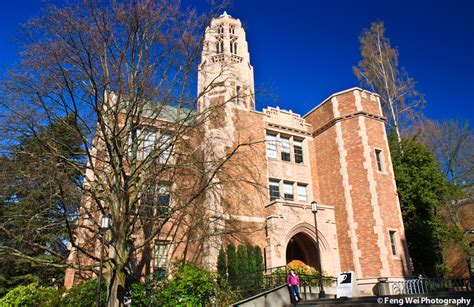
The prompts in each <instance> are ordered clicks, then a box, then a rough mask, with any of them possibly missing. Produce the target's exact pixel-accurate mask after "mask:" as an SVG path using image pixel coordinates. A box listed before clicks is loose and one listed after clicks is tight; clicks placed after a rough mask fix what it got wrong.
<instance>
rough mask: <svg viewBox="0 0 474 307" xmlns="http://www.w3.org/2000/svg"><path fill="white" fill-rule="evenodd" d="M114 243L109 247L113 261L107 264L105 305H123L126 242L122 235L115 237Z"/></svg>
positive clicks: (115, 306) (126, 260) (126, 253)
mask: <svg viewBox="0 0 474 307" xmlns="http://www.w3.org/2000/svg"><path fill="white" fill-rule="evenodd" d="M114 243H115V245H114V246H111V247H110V253H109V254H110V257H111V258H112V259H114V261H113V262H114V263H112V264H110V265H109V268H110V270H109V274H108V277H109V280H108V287H107V306H108V307H117V306H124V297H125V292H126V288H125V282H126V276H127V274H126V272H125V267H126V265H127V262H128V251H127V243H126V240H125V239H124V238H123V237H120V238H117V239H116V241H115V242H114Z"/></svg>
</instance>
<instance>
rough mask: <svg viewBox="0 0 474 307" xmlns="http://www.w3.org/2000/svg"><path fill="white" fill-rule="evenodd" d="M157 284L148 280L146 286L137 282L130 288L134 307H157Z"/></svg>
mask: <svg viewBox="0 0 474 307" xmlns="http://www.w3.org/2000/svg"><path fill="white" fill-rule="evenodd" d="M155 288H156V282H155V281H154V280H153V279H149V280H147V281H146V282H145V283H144V284H141V283H139V282H135V283H133V284H132V285H131V286H130V289H131V291H130V295H131V299H132V306H154V305H156V289H155Z"/></svg>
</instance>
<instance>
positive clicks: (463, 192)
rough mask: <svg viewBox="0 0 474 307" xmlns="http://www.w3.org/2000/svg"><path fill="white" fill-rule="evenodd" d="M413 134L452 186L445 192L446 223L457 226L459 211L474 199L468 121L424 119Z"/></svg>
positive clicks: (472, 146) (473, 140) (473, 138)
mask: <svg viewBox="0 0 474 307" xmlns="http://www.w3.org/2000/svg"><path fill="white" fill-rule="evenodd" d="M412 133H413V134H415V135H416V136H417V138H418V139H419V140H420V141H421V142H423V143H424V144H426V145H427V146H428V147H429V148H430V149H431V151H433V152H434V153H435V154H436V157H437V160H438V161H439V163H440V168H441V171H442V172H443V174H444V175H445V176H446V178H447V179H448V180H449V182H450V183H451V184H452V185H453V188H452V189H451V191H448V192H447V193H446V199H445V201H444V208H445V211H446V214H447V217H448V218H449V224H451V225H456V226H459V227H460V218H461V217H460V216H459V212H460V208H461V206H464V205H471V204H472V199H473V197H474V195H473V183H474V172H473V171H474V164H473V163H474V156H473V155H474V135H473V131H472V129H471V128H470V127H469V122H467V121H464V122H463V121H459V120H454V119H447V120H442V121H436V120H430V119H426V120H424V121H422V122H419V123H418V124H417V125H415V126H414V127H413V129H412Z"/></svg>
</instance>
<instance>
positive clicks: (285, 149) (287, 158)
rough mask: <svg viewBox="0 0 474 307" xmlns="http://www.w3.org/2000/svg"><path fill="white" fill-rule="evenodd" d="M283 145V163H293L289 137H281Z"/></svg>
mask: <svg viewBox="0 0 474 307" xmlns="http://www.w3.org/2000/svg"><path fill="white" fill-rule="evenodd" d="M280 144H281V159H282V160H283V161H291V156H290V139H289V138H287V137H283V136H281V137H280Z"/></svg>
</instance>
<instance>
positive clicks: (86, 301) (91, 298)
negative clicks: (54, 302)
mask: <svg viewBox="0 0 474 307" xmlns="http://www.w3.org/2000/svg"><path fill="white" fill-rule="evenodd" d="M96 293H97V279H90V280H87V281H85V282H83V283H81V284H79V285H76V286H74V287H72V288H71V289H69V290H68V291H67V292H66V296H64V298H63V299H62V300H61V304H62V305H63V306H64V305H66V306H84V307H86V306H87V307H89V306H95V300H96ZM106 304H107V289H106V286H105V282H103V283H101V293H100V305H101V306H105V305H106Z"/></svg>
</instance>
